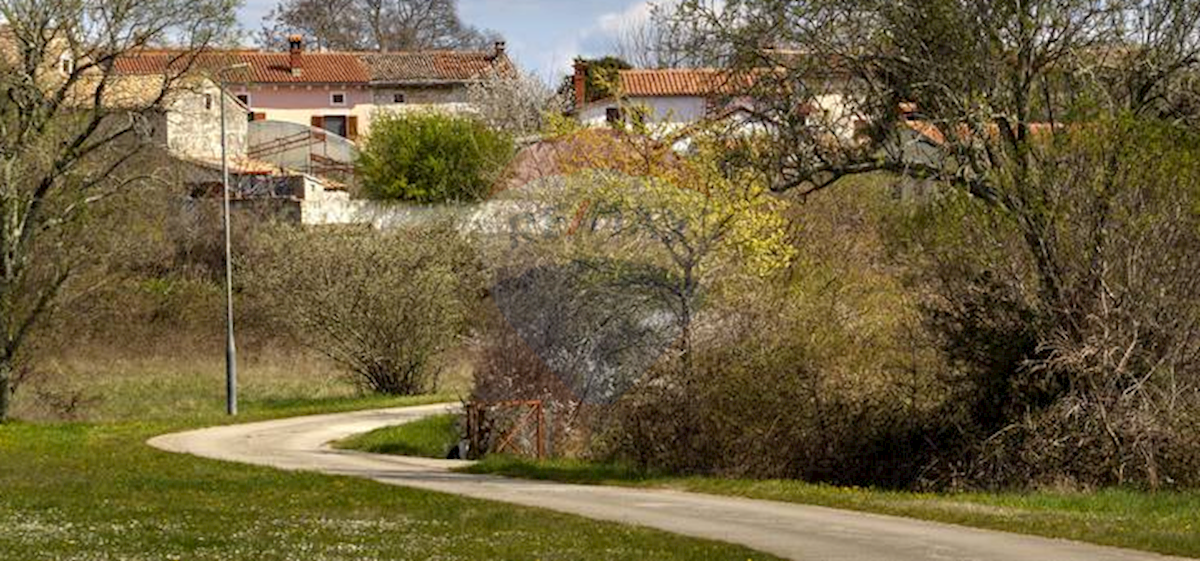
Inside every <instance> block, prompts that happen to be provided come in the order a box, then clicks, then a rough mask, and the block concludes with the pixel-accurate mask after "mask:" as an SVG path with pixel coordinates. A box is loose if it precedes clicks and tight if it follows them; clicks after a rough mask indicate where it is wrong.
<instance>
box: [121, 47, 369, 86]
mask: <svg viewBox="0 0 1200 561" xmlns="http://www.w3.org/2000/svg"><path fill="white" fill-rule="evenodd" d="M290 62H291V59H290V55H289V54H288V53H261V52H250V51H220V52H209V53H203V54H201V55H199V56H188V55H184V54H181V53H178V52H176V53H171V52H163V51H156V52H148V53H139V54H133V55H128V56H123V57H121V58H119V59H117V61H116V65H115V70H116V72H117V73H119V74H162V73H165V72H168V71H173V72H179V71H182V70H186V69H189V64H190V68H192V69H196V70H199V71H208V72H214V71H217V70H219V69H221V68H225V67H228V66H230V65H233V64H239V63H245V64H248V65H250V66H249V68H248V69H246V70H244V71H242V72H241V73H238V72H236V71H235V72H232V73H230V74H229V78H230V79H231V80H237V81H249V82H254V83H267V84H279V83H293V84H312V83H363V84H365V83H367V82H368V81H370V79H371V76H370V74H369V73H368V72H367V68H366V66H365V65H364V64H363V63H362V62H361V61H360V60H359V58H358V56H357V55H355V54H352V53H314V52H305V53H304V54H302V55H301V68H302V70H301V71H300V75H299V76H296V75H294V74H293V73H292V69H291V64H290ZM239 74H240V75H239Z"/></svg>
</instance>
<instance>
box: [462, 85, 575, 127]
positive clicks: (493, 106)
mask: <svg viewBox="0 0 1200 561" xmlns="http://www.w3.org/2000/svg"><path fill="white" fill-rule="evenodd" d="M467 101H468V103H470V104H471V106H472V107H473V108H474V109H475V110H476V111H477V112H478V115H479V118H480V119H482V120H483V122H484V123H486V124H487V125H488V126H490V127H492V128H496V129H500V130H504V131H506V132H508V133H510V134H513V135H514V136H516V137H518V138H520V137H523V136H529V135H535V134H537V133H539V132H541V131H542V130H543V129H544V128H545V125H546V119H547V117H548V116H549V115H551V114H554V113H561V112H563V111H565V110H566V109H567V106H568V103H569V100H568V98H567V96H566V94H565V93H563V92H557V91H555V90H554V89H553V88H551V87H550V86H549V85H547V84H546V83H545V82H543V81H542V80H541V79H540V78H538V77H537V76H535V75H533V74H529V73H523V74H520V75H518V76H503V75H499V74H493V75H491V76H488V77H486V78H485V79H483V80H481V81H479V82H476V83H473V84H471V85H469V86H468V87H467Z"/></svg>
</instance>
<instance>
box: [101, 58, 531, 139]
mask: <svg viewBox="0 0 1200 561" xmlns="http://www.w3.org/2000/svg"><path fill="white" fill-rule="evenodd" d="M176 58H177V57H176V56H174V55H173V54H172V53H169V52H162V51H147V52H145V53H139V54H136V55H130V56H126V57H122V58H121V59H120V60H119V61H118V63H117V66H118V70H119V71H120V72H122V73H124V74H162V73H164V72H166V71H167V70H168V68H170V66H171V65H172V64H175V63H176V62H175V61H176ZM235 65H245V68H244V69H243V70H239V71H232V72H228V73H227V74H226V75H225V76H224V78H225V79H226V80H227V81H228V88H229V90H230V91H231V92H233V95H234V96H235V97H237V99H238V100H240V101H241V102H242V103H243V104H244V105H245V106H246V107H248V108H249V111H250V119H251V120H254V121H281V122H287V123H293V124H297V125H305V126H312V127H314V128H317V129H321V130H324V131H327V132H330V133H333V134H335V135H337V136H340V137H343V138H347V139H350V140H356V139H358V138H359V137H360V136H361V135H363V134H366V132H367V131H368V130H369V129H370V123H371V118H372V116H373V115H375V114H376V113H377V112H379V111H399V110H410V109H416V108H421V109H428V108H438V109H443V110H461V109H462V108H463V107H464V106H465V103H466V97H467V87H468V85H470V84H471V83H473V82H477V81H479V80H484V79H488V78H491V77H493V76H498V77H511V76H515V75H516V70H515V66H514V65H513V64H512V61H511V60H509V58H508V56H507V55H506V54H505V49H504V43H496V45H495V47H494V49H493V50H492V51H418V52H387V53H363V52H327V51H309V50H306V49H305V46H304V42H303V39H302V38H301V37H300V36H292V37H290V38H289V41H288V50H287V51H286V52H284V51H280V52H266V51H257V50H226V51H212V52H208V53H204V54H202V55H200V56H199V57H198V59H197V60H196V62H195V66H196V67H197V69H198V70H200V71H204V72H208V73H213V72H217V71H219V70H220V69H221V68H229V67H232V66H235Z"/></svg>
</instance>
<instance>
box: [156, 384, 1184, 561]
mask: <svg viewBox="0 0 1200 561" xmlns="http://www.w3.org/2000/svg"><path fill="white" fill-rule="evenodd" d="M450 407H451V406H450V405H447V404H443V405H429V406H421V407H407V408H397V409H382V410H373V411H361V412H355V413H342V414H333V415H318V416H312V417H300V418H294V419H284V420H278V421H267V422H261V423H251V424H245V425H234V426H226V427H216V428H209V429H202V430H196V431H190V432H184V433H177V434H169V435H165V436H159V437H156V438H153V439H151V440H150V442H149V443H150V445H151V446H154V447H156V448H160V449H163V450H167V451H171V452H179V453H187V454H194V455H197V456H203V457H206V458H214V459H218V460H228V461H233V462H242V463H248V464H258V465H265V466H272V467H276V468H280V469H288V470H310V471H320V472H325V473H331V474H338V475H350V476H356V477H365V478H369V479H373V480H375V481H379V482H381V483H387V484H391V485H404V486H408V487H417V488H421V489H428V490H432V491H441V492H445V493H453V494H457V495H465V496H468V497H475V498H479V499H488V500H494V501H503V502H509V503H515V504H521V505H527V506H535V507H543V508H548V509H551V510H557V511H561V512H567V513H571V514H578V515H581V516H586V517H589V518H596V519H602V520H613V521H618V522H625V523H630V524H639V525H643V526H650V527H654V528H659V529H662V530H666V531H669V532H675V533H679V534H686V535H689V536H696V537H701V538H709V539H714V540H721V541H726V542H733V543H739V544H744V545H747V546H749V547H752V548H754V549H757V550H760V551H765V552H769V553H773V554H775V555H779V556H781V557H785V558H789V559H804V560H816V559H820V560H855V561H862V560H875V559H877V560H888V561H909V560H913V561H915V560H928V559H937V560H973V561H985V560H986V561H991V560H1001V559H1004V560H1010V559H1022V560H1024V559H1028V560H1036V561H1133V560H1163V559H1170V558H1168V557H1164V556H1159V555H1153V554H1148V553H1140V552H1134V551H1127V550H1121V549H1113V548H1105V547H1098V546H1092V545H1087V544H1081V543H1075V542H1069V541H1065V540H1051V539H1045V538H1038V537H1032V536H1021V535H1017V534H1008V533H1003V532H992V531H986V530H977V529H972V528H965V527H960V526H952V525H948V524H938V523H933V522H923V521H919V520H910V519H906V518H898V517H892V516H881V515H873V514H864V513H858V512H850V511H842V510H835V509H830V508H823V507H815V506H806V505H797V504H790V503H781V502H774V501H759V500H750V499H739V498H731V497H719V496H712V495H703V494H696V493H683V492H677V491H667V490H645V489H626V488H619V487H600V486H583V485H568V484H559V483H549V482H536V481H522V480H516V479H507V478H502V477H494V476H482V475H469V474H459V473H452V472H449V471H448V469H449V468H452V467H455V466H459V465H463V463H464V462H459V461H454V460H432V459H420V458H404V457H395V456H381V455H375V454H363V453H358V452H349V451H342V450H333V449H331V448H329V446H328V443H329V442H330V441H333V440H337V439H340V438H343V437H346V436H349V435H351V434H355V433H359V432H365V431H369V430H373V429H376V428H379V427H383V426H387V425H396V424H401V423H404V422H407V421H412V420H415V419H418V418H421V417H424V416H427V415H432V414H436V413H441V412H444V411H446V410H447V409H448V408H450Z"/></svg>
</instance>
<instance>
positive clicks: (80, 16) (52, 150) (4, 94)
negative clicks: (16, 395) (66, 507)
mask: <svg viewBox="0 0 1200 561" xmlns="http://www.w3.org/2000/svg"><path fill="white" fill-rule="evenodd" d="M235 7H236V2H234V1H233V0H103V1H100V0H97V1H90V0H84V1H79V0H0V15H2V16H3V18H4V20H6V21H7V25H6V26H5V27H4V28H3V30H2V32H0V51H2V52H0V55H2V56H0V66H2V67H3V71H2V72H0V421H3V420H5V419H6V418H7V417H8V414H9V403H10V397H11V393H12V378H13V372H14V367H15V363H16V361H17V359H18V357H19V356H21V353H22V350H23V348H24V347H25V345H26V343H27V341H28V338H29V334H30V332H31V330H33V329H34V328H35V327H36V326H37V325H38V324H39V322H41V321H43V320H44V319H45V318H46V317H47V316H48V314H49V313H50V312H51V311H52V310H53V308H54V305H55V302H56V299H57V297H58V295H59V293H60V291H61V289H62V288H63V286H64V285H65V284H67V283H68V281H70V280H71V278H72V275H73V273H74V272H76V270H77V268H78V266H79V265H80V262H81V261H80V259H81V258H80V253H79V252H73V251H72V248H73V247H77V246H78V245H79V244H80V243H82V241H83V240H86V239H88V238H89V236H90V234H89V233H88V232H86V231H85V230H84V229H83V228H82V225H83V223H84V221H85V220H86V218H87V217H88V215H89V213H90V212H92V210H93V209H94V207H95V205H97V204H98V203H100V202H101V201H103V200H105V199H108V198H110V197H112V196H114V195H117V194H120V193H123V192H126V191H128V190H129V188H130V187H132V186H134V185H136V184H137V183H138V182H139V181H140V180H141V179H142V178H144V173H143V172H144V169H141V168H137V169H134V168H132V167H131V166H130V165H128V164H129V163H130V162H131V161H132V160H134V159H135V158H137V157H138V156H139V155H140V154H142V153H143V148H144V146H145V145H146V143H147V142H150V141H151V140H152V135H153V130H152V129H153V125H152V121H151V120H150V119H149V118H148V117H150V116H153V115H157V114H161V111H162V110H163V109H164V107H165V104H166V101H167V100H168V96H169V94H170V92H171V91H172V90H173V89H175V88H176V87H177V86H178V85H179V81H180V80H181V79H182V76H183V74H184V73H186V71H187V70H188V68H189V66H190V62H191V61H192V60H193V59H194V58H195V57H194V54H195V53H196V52H197V51H198V50H200V49H202V48H204V47H205V46H206V45H208V44H210V43H213V42H214V41H218V40H220V39H221V38H222V34H224V33H226V31H225V30H228V29H231V28H232V26H233V23H234V13H233V12H234V8H235ZM168 42H169V43H170V44H173V45H176V46H181V47H183V49H182V50H180V51H178V54H177V55H176V56H177V57H178V61H177V64H176V65H175V66H174V67H173V70H172V71H171V73H170V74H169V75H163V76H159V77H153V78H149V79H138V80H136V83H133V81H131V79H129V78H128V77H121V76H118V75H117V73H116V72H115V70H114V66H115V64H116V61H117V60H118V59H119V58H120V57H122V56H124V55H126V54H127V53H129V52H130V51H134V50H137V49H141V48H145V47H149V46H159V45H165V44H168Z"/></svg>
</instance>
